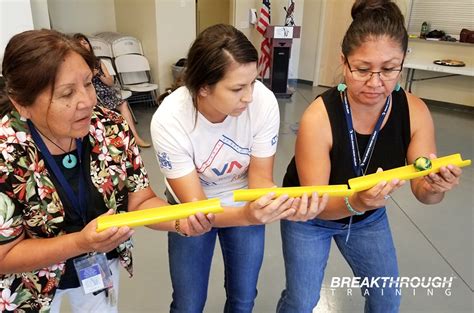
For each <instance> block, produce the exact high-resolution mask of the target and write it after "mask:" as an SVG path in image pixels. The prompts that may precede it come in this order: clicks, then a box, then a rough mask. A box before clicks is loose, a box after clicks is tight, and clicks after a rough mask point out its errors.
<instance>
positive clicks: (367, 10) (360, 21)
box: [342, 0, 408, 58]
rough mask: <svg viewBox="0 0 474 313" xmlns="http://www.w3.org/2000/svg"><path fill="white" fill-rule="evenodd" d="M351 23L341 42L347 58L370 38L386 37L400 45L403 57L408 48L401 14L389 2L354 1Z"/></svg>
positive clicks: (379, 0) (374, 0)
mask: <svg viewBox="0 0 474 313" xmlns="http://www.w3.org/2000/svg"><path fill="white" fill-rule="evenodd" d="M351 15H352V19H353V20H352V23H351V25H350V26H349V28H348V29H347V32H346V34H345V36H344V39H343V41H342V53H343V54H344V56H345V57H346V58H347V57H348V56H349V55H350V54H351V53H352V52H353V51H354V50H355V49H356V48H358V47H359V46H360V45H361V44H363V43H364V42H365V41H367V40H368V39H370V38H371V37H380V36H388V37H390V38H391V39H392V40H394V41H395V42H397V43H398V44H399V45H400V49H401V50H402V52H403V55H405V54H406V51H407V47H408V33H407V30H406V28H405V24H404V18H403V14H402V12H401V11H400V9H399V8H398V6H397V5H396V4H395V3H394V2H392V1H390V0H356V1H355V3H354V5H353V6H352V11H351Z"/></svg>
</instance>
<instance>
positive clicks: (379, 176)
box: [349, 153, 471, 192]
mask: <svg viewBox="0 0 474 313" xmlns="http://www.w3.org/2000/svg"><path fill="white" fill-rule="evenodd" d="M449 164H452V165H455V166H459V167H464V166H468V165H471V160H462V158H461V155H460V154H459V153H457V154H451V155H448V156H445V157H441V158H436V159H433V160H431V168H430V169H426V170H423V171H419V170H417V169H416V167H415V166H414V165H413V164H411V165H407V166H402V167H397V168H394V169H391V170H387V171H383V172H379V173H374V174H370V175H366V176H360V177H356V178H352V179H349V186H350V188H351V190H354V191H356V192H357V191H362V190H367V189H370V188H372V187H373V186H375V185H377V184H378V183H379V182H381V181H387V182H388V181H391V180H392V179H400V180H408V179H413V178H417V177H422V176H426V175H428V174H430V173H438V172H439V169H440V167H442V166H447V165H449Z"/></svg>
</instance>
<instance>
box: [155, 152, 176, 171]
mask: <svg viewBox="0 0 474 313" xmlns="http://www.w3.org/2000/svg"><path fill="white" fill-rule="evenodd" d="M158 160H159V161H160V167H161V168H167V169H169V170H171V169H173V166H172V165H171V161H170V158H169V156H168V155H167V154H166V152H162V153H159V154H158Z"/></svg>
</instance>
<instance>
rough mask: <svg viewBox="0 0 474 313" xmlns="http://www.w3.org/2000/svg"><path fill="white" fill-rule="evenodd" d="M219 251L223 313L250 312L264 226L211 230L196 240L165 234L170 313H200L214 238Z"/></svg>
mask: <svg viewBox="0 0 474 313" xmlns="http://www.w3.org/2000/svg"><path fill="white" fill-rule="evenodd" d="M217 236H218V237H219V242H220V245H221V249H222V255H223V259H224V270H225V282H224V286H225V290H226V295H227V300H226V303H225V307H224V312H226V313H227V312H229V313H230V312H232V313H244V312H245V313H247V312H252V309H253V306H254V301H255V297H256V296H257V280H258V274H259V272H260V267H261V266H262V261H263V250H264V242H265V226H263V225H259V226H247V227H228V228H214V229H212V230H211V231H210V232H208V233H206V234H204V235H201V236H198V237H189V238H185V237H181V236H179V235H178V234H176V233H168V254H169V264H170V273H171V282H172V285H173V302H172V303H171V306H170V312H173V313H201V312H202V311H203V309H204V305H205V303H206V298H207V287H208V283H209V272H210V269H211V261H212V255H213V253H214V246H215V244H216V238H217Z"/></svg>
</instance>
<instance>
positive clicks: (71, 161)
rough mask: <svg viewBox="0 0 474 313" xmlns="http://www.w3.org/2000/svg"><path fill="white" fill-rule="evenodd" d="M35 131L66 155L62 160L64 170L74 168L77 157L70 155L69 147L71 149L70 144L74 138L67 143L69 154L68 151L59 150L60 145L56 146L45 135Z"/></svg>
mask: <svg viewBox="0 0 474 313" xmlns="http://www.w3.org/2000/svg"><path fill="white" fill-rule="evenodd" d="M37 130H38V132H39V133H40V134H41V135H43V137H44V138H46V139H48V141H49V142H51V143H52V144H53V145H55V146H56V147H58V148H59V149H61V151H63V152H64V153H66V155H65V156H64V157H63V160H62V164H63V166H64V167H65V168H67V169H71V168H74V167H75V166H76V164H77V157H76V156H75V155H74V154H72V153H71V147H72V142H73V140H74V138H71V142H70V143H69V152H68V151H65V150H64V149H63V148H61V146H60V145H58V144H57V143H55V142H54V141H52V140H51V139H49V138H48V137H47V136H46V135H45V134H43V133H42V132H40V131H39V129H37Z"/></svg>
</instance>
